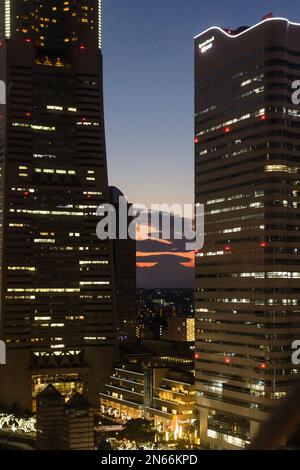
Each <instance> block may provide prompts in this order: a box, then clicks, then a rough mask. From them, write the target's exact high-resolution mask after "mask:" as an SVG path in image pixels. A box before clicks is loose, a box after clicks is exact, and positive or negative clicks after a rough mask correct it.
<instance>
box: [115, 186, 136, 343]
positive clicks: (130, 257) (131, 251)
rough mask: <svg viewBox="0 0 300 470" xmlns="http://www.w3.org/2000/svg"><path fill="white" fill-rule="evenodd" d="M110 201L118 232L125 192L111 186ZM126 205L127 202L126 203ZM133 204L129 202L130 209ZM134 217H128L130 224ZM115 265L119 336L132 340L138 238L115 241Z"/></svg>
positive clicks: (124, 339)
mask: <svg viewBox="0 0 300 470" xmlns="http://www.w3.org/2000/svg"><path fill="white" fill-rule="evenodd" d="M109 193H110V203H111V204H112V205H113V206H114V208H115V210H116V217H117V232H118V231H119V215H120V210H122V208H121V207H120V204H119V200H120V198H125V196H124V194H123V193H122V192H121V191H120V190H119V189H118V188H115V187H114V186H111V187H110V188H109ZM124 207H125V204H124ZM130 207H131V204H129V203H128V204H127V207H126V208H125V210H127V214H128V211H129V209H130ZM132 220H133V217H128V225H129V224H130V223H131V222H132ZM113 265H114V279H115V292H116V312H117V327H118V337H119V340H120V341H130V340H132V339H134V338H135V337H136V320H137V297H136V240H133V239H131V238H129V237H128V238H126V240H125V239H124V240H122V239H120V238H117V239H116V240H114V241H113Z"/></svg>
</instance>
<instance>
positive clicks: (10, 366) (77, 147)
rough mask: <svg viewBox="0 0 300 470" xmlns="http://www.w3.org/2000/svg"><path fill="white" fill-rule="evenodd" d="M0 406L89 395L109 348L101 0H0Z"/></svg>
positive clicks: (106, 367)
mask: <svg viewBox="0 0 300 470" xmlns="http://www.w3.org/2000/svg"><path fill="white" fill-rule="evenodd" d="M0 21H1V23H0V36H1V43H0V67H1V72H0V79H1V80H4V81H5V82H6V88H7V100H6V101H7V104H6V107H2V109H1V123H0V139H1V143H0V161H1V183H0V195H1V198H0V201H1V203H0V204H1V216H2V225H1V286H2V290H1V339H2V338H3V339H5V341H6V345H7V364H6V366H0V367H1V369H0V403H1V404H5V405H11V404H12V403H14V402H15V403H18V404H19V405H20V406H21V407H22V408H28V409H30V408H33V409H34V407H35V396H36V394H37V393H39V392H40V391H41V390H42V389H43V388H44V387H45V385H47V384H48V383H52V384H53V385H54V386H55V387H56V388H57V389H58V390H59V391H60V392H61V393H63V394H64V395H66V394H68V393H70V392H71V391H72V390H75V391H78V392H83V393H84V394H85V396H86V397H87V399H88V400H89V401H90V402H91V403H94V404H97V402H98V400H97V395H98V392H99V390H100V389H101V387H102V385H104V381H105V378H106V376H107V374H108V373H109V371H110V369H111V365H112V361H113V358H114V354H115V324H114V299H113V283H112V270H111V249H110V245H109V244H108V243H107V242H100V241H99V240H98V239H97V238H96V224H97V221H98V220H97V217H96V208H97V207H98V206H99V205H100V204H101V203H103V202H104V201H108V199H109V195H108V181H107V165H106V152H105V135H104V116H103V96H102V55H101V0H80V1H78V0H76V1H75V0H68V1H58V0H53V1H49V0H38V1H37V0H5V1H2V2H1V12H0Z"/></svg>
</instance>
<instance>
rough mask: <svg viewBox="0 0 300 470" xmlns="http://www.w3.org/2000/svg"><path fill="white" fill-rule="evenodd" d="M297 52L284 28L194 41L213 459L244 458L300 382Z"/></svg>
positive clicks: (199, 314) (272, 23)
mask: <svg viewBox="0 0 300 470" xmlns="http://www.w3.org/2000/svg"><path fill="white" fill-rule="evenodd" d="M299 41H300V25H298V24H294V23H290V22H289V21H288V20H285V19H276V18H274V19H267V20H265V21H263V22H261V23H259V24H258V25H255V26H254V27H252V28H247V27H243V28H240V29H239V30H237V31H231V30H222V29H220V28H217V27H213V28H210V29H209V30H207V31H205V32H203V33H202V34H200V35H199V36H197V37H196V38H195V64H196V68H195V74H196V75H195V133H196V134H195V152H196V153H195V172H196V202H197V203H204V204H205V213H206V215H205V233H206V235H205V237H206V238H205V246H204V248H203V250H201V252H200V253H198V255H197V258H196V259H197V263H196V264H197V266H196V306H195V308H196V389H197V403H198V410H199V413H200V431H201V444H202V445H203V446H208V447H211V448H226V449H230V448H238V447H239V448H242V447H245V446H247V444H248V443H249V442H250V440H251V439H252V437H253V436H254V435H255V434H256V433H257V431H258V429H259V428H260V426H261V423H262V422H263V421H264V420H265V419H266V418H267V417H268V416H269V414H270V412H271V411H272V409H273V408H274V406H276V405H277V404H278V401H279V400H280V399H281V398H283V397H284V396H285V395H286V394H287V392H288V391H289V390H290V388H291V387H292V386H293V384H294V383H295V381H296V380H299V368H297V367H296V366H294V365H293V364H292V360H291V355H292V350H291V345H292V342H293V340H294V339H295V338H298V337H299V325H300V301H299V278H300V268H299V266H300V252H299V235H298V233H299V213H298V210H299V207H300V206H299V204H300V199H299V196H300V192H299V184H300V178H299V162H300V153H299V152H300V146H299V126H300V121H299V116H300V114H299V107H297V106H295V105H294V104H293V103H292V81H293V80H295V79H296V78H297V77H298V75H299V69H300V48H299ZM283 444H284V443H283Z"/></svg>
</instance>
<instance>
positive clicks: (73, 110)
mask: <svg viewBox="0 0 300 470" xmlns="http://www.w3.org/2000/svg"><path fill="white" fill-rule="evenodd" d="M47 110H48V111H64V107H63V106H58V105H52V104H48V105H47ZM67 111H68V112H70V113H76V112H77V108H74V107H68V108H67Z"/></svg>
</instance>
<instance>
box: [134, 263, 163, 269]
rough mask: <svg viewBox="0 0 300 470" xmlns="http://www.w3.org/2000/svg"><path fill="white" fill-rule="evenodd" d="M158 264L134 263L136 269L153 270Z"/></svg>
mask: <svg viewBox="0 0 300 470" xmlns="http://www.w3.org/2000/svg"><path fill="white" fill-rule="evenodd" d="M157 265H158V263H136V266H137V268H148V269H149V268H155V266H157Z"/></svg>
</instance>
